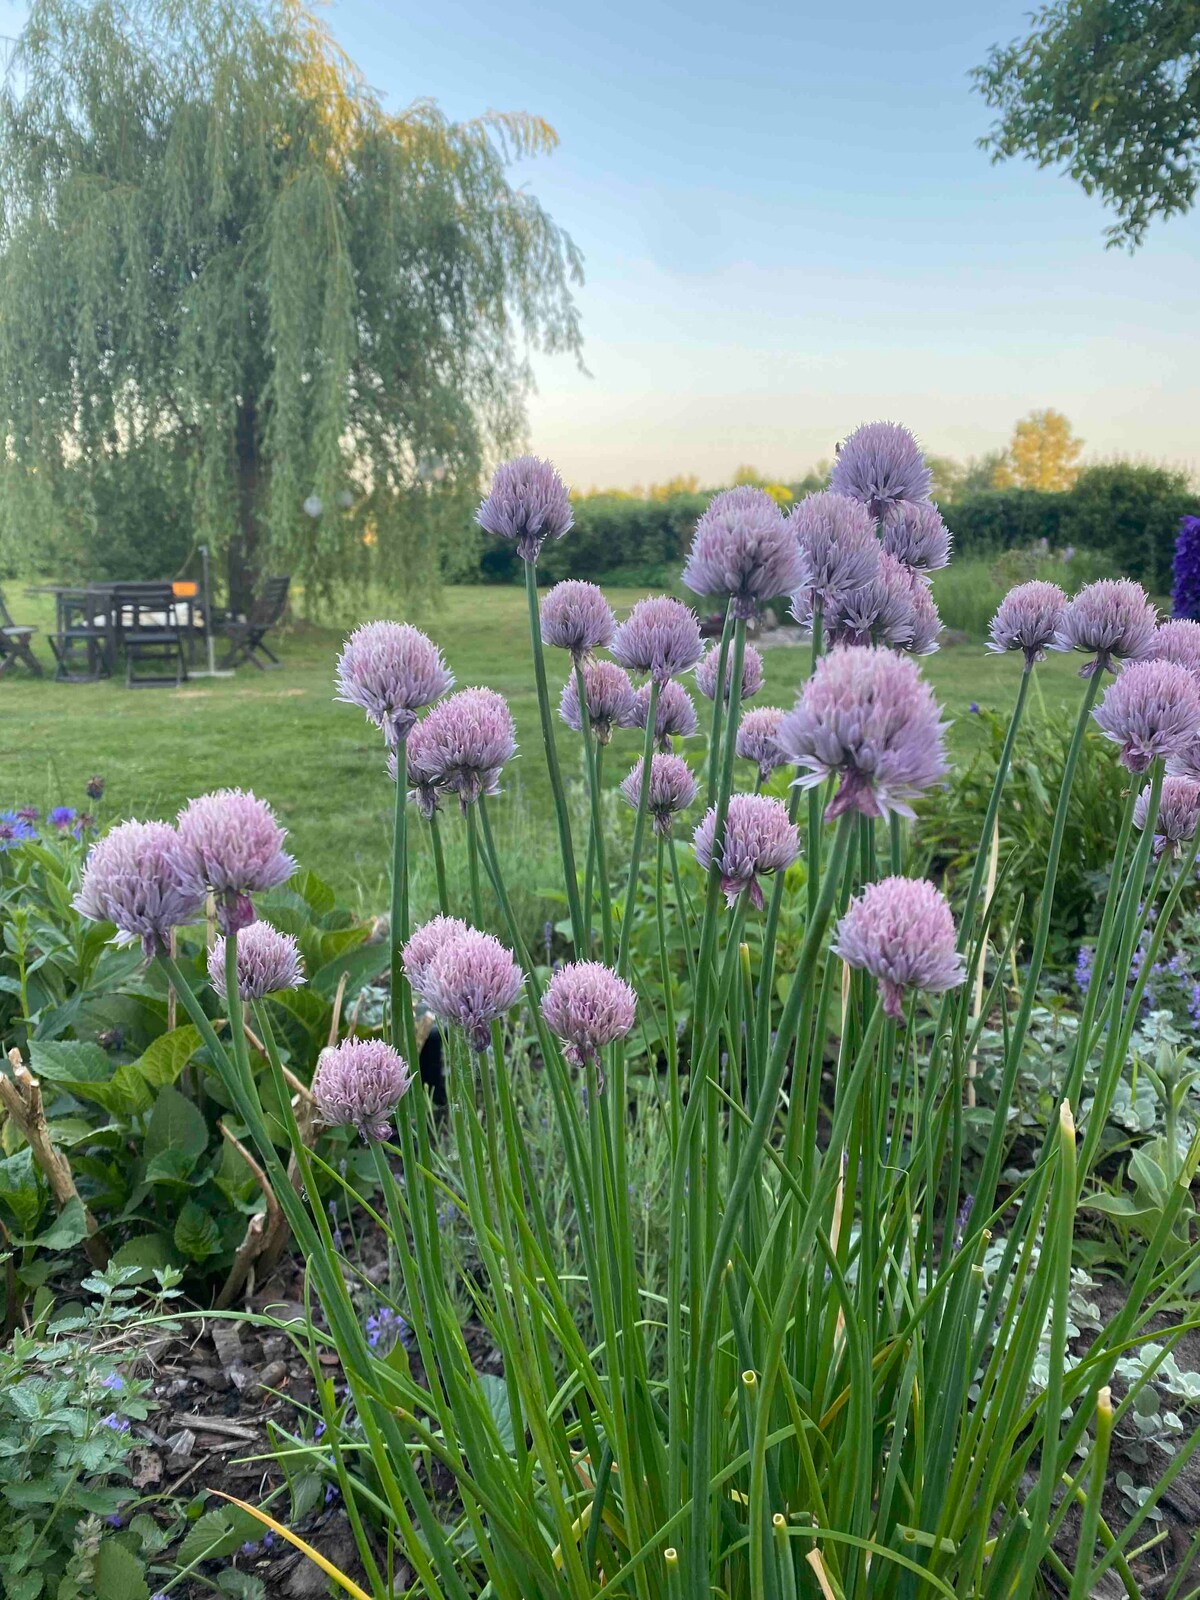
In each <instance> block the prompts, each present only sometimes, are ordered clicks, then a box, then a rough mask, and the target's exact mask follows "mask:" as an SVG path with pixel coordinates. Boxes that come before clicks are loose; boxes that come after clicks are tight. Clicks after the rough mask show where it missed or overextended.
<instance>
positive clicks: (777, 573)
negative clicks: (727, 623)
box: [683, 484, 801, 617]
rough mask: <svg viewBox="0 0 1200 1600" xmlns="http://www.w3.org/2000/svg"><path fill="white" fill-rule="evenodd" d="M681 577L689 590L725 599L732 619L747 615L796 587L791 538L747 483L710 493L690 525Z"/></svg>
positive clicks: (768, 501) (767, 499)
mask: <svg viewBox="0 0 1200 1600" xmlns="http://www.w3.org/2000/svg"><path fill="white" fill-rule="evenodd" d="M683 581H684V583H686V584H687V586H688V588H689V589H691V590H692V592H693V593H694V594H699V595H704V596H705V597H707V598H710V599H714V600H715V599H723V600H728V601H729V603H730V605H731V606H732V608H733V614H734V616H735V617H753V616H755V615H757V613H758V608H759V606H760V605H762V603H763V602H764V601H766V600H771V599H773V598H774V597H775V596H776V595H780V594H790V593H791V591H792V590H793V589H794V588H796V586H797V585H798V584H799V583H800V581H801V580H800V556H799V551H798V550H797V548H796V540H795V538H794V537H793V535H792V532H791V530H790V529H789V527H788V525H787V522H786V521H785V519H784V516H783V513H782V512H781V511H780V509H779V507H778V506H777V505H776V503H775V501H774V500H772V498H771V496H770V495H769V494H767V493H766V491H765V490H763V489H755V488H752V487H751V486H750V485H748V484H747V485H742V486H740V487H739V488H736V489H726V490H725V491H724V492H723V493H721V494H718V495H714V496H713V498H712V500H711V501H710V502H709V506H708V509H707V511H705V512H704V514H703V516H701V517H700V519H699V521H698V522H697V523H696V531H695V533H694V535H693V536H692V548H691V551H690V552H689V554H688V558H687V561H686V562H685V563H684V568H683Z"/></svg>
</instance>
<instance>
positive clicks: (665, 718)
mask: <svg viewBox="0 0 1200 1600" xmlns="http://www.w3.org/2000/svg"><path fill="white" fill-rule="evenodd" d="M630 715H631V718H632V722H631V725H632V726H633V727H635V728H644V727H645V726H646V718H647V717H648V716H649V715H650V685H649V684H648V683H644V684H643V685H642V687H641V688H640V689H639V690H638V692H637V693H636V694H635V695H634V697H633V708H632V711H631V713H630ZM699 726H700V724H699V722H698V721H697V719H696V707H695V706H694V705H693V704H692V697H691V695H690V694H689V693H688V692H687V690H686V689H685V688H684V687H683V685H682V684H681V683H674V682H669V683H664V684H663V686H662V688H661V689H660V690H659V691H658V707H657V709H656V711H655V713H654V737H655V739H656V741H657V743H658V748H659V749H660V750H664V751H669V750H670V748H671V740H672V739H673V738H675V739H690V738H691V736H692V734H694V733H695V731H696V729H697V728H698V727H699Z"/></svg>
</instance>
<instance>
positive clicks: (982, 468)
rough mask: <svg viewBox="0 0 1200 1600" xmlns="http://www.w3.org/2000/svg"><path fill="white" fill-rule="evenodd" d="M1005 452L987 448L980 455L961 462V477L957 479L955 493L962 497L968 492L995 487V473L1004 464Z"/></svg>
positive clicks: (980, 492)
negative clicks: (987, 449)
mask: <svg viewBox="0 0 1200 1600" xmlns="http://www.w3.org/2000/svg"><path fill="white" fill-rule="evenodd" d="M1004 459H1005V452H1004V451H1003V450H989V451H987V452H986V453H985V454H984V455H981V456H970V457H968V459H967V460H966V461H964V462H963V466H962V477H961V479H960V480H959V483H958V486H957V489H956V491H955V492H956V495H957V497H958V498H960V499H961V498H962V497H963V496H964V495H968V494H982V493H983V492H984V491H985V490H987V489H994V488H995V487H996V474H997V472H999V471H1000V470H1001V469H1002V467H1003V466H1004Z"/></svg>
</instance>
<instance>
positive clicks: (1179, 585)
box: [1171, 515, 1200, 617]
mask: <svg viewBox="0 0 1200 1600" xmlns="http://www.w3.org/2000/svg"><path fill="white" fill-rule="evenodd" d="M1173 577H1174V584H1173V587H1172V589H1171V610H1172V612H1173V613H1174V615H1175V616H1177V617H1200V517H1193V516H1187V515H1184V516H1182V517H1180V519H1179V534H1178V537H1177V538H1176V540H1175V562H1174V569H1173Z"/></svg>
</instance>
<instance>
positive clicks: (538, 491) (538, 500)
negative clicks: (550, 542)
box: [475, 456, 575, 562]
mask: <svg viewBox="0 0 1200 1600" xmlns="http://www.w3.org/2000/svg"><path fill="white" fill-rule="evenodd" d="M475 520H476V522H477V523H478V524H479V526H480V527H481V528H483V529H484V530H485V532H487V533H494V534H495V535H496V537H497V538H498V539H512V540H514V541H515V543H516V546H517V554H518V555H519V556H520V558H521V560H522V561H531V562H532V561H536V560H537V558H538V552H539V551H540V550H541V548H542V545H543V544H544V543H545V542H546V540H547V539H561V538H562V536H563V534H564V533H566V532H567V530H568V529H569V528H571V527H572V526H573V525H574V522H575V513H574V512H573V511H572V510H571V497H570V495H569V494H568V493H567V486H566V484H564V483H563V481H562V479H561V478H560V477H559V475H558V473H557V472H556V471H555V470H554V468H553V467H552V466H551V464H550V463H549V462H548V461H539V460H538V458H537V456H518V457H517V458H516V460H515V461H506V462H505V463H504V464H503V466H500V467H497V468H496V475H495V477H494V478H493V479H492V487H491V491H490V492H489V494H488V496H487V498H486V499H485V500H484V501H483V503H482V504H481V505H480V507H479V510H478V511H477V512H476V513H475Z"/></svg>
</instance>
